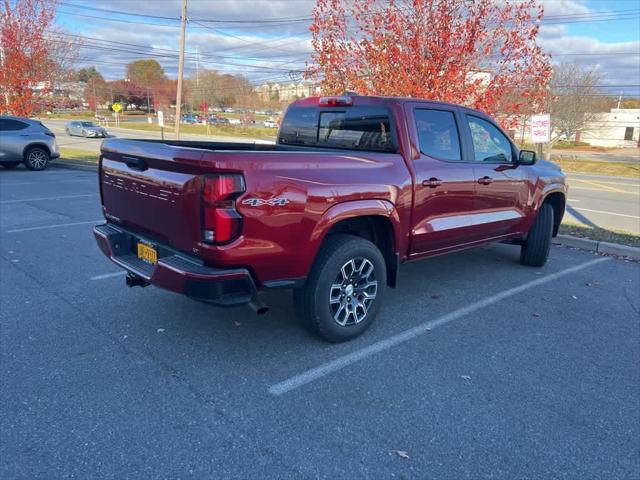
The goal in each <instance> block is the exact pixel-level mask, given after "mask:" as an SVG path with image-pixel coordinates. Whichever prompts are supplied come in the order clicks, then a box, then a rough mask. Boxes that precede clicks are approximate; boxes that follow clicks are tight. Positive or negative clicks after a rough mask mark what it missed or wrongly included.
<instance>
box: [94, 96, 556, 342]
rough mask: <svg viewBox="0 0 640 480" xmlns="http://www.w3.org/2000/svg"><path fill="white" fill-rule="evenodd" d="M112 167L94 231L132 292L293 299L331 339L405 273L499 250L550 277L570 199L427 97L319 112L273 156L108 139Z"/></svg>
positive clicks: (352, 100)
mask: <svg viewBox="0 0 640 480" xmlns="http://www.w3.org/2000/svg"><path fill="white" fill-rule="evenodd" d="M100 159H101V163H100V177H99V178H100V182H101V188H100V191H101V195H102V196H101V202H102V207H103V212H104V216H105V218H106V223H105V224H102V225H98V226H96V227H95V229H94V233H95V237H96V239H97V242H98V245H99V246H100V248H101V250H102V251H103V252H104V254H105V255H106V256H107V257H109V258H110V259H112V260H113V261H114V262H115V263H117V264H118V265H119V266H120V267H122V268H124V269H125V270H126V271H127V272H128V276H127V285H129V286H136V285H138V286H145V285H148V284H153V285H156V286H159V287H162V288H165V289H168V290H171V291H174V292H178V293H182V294H185V295H187V296H189V297H192V298H194V299H196V300H200V301H203V302H208V303H211V304H214V305H222V306H232V305H241V304H249V305H250V306H252V308H253V309H254V310H255V311H256V312H258V313H261V312H264V311H265V310H266V308H267V307H266V305H264V304H263V303H261V302H260V300H259V299H258V296H257V294H258V291H259V290H261V289H272V288H293V289H294V299H295V304H296V308H297V309H298V312H299V318H300V319H301V320H302V322H303V323H304V325H306V326H307V327H308V328H309V329H310V330H311V331H313V332H315V333H316V334H318V335H319V336H320V337H322V338H324V339H326V340H329V341H344V340H349V339H351V338H354V337H356V336H357V335H359V334H361V333H362V332H363V331H364V330H366V329H367V328H368V327H369V326H370V325H371V323H372V322H373V320H374V318H375V317H376V314H377V313H378V310H379V309H380V306H381V304H382V302H383V298H384V293H385V289H386V287H387V286H390V287H394V286H395V285H396V282H397V278H398V271H399V268H398V267H399V264H401V263H404V262H408V261H413V260H417V259H420V258H425V257H431V256H435V255H441V254H443V253H446V252H453V251H458V250H462V249H466V248H469V247H473V246H477V245H481V244H485V243H489V242H496V241H501V242H507V243H511V244H514V245H517V246H518V247H519V248H520V262H521V263H522V264H523V265H531V266H535V267H540V266H542V265H544V264H545V262H546V261H547V258H548V255H549V250H550V245H551V238H552V236H554V235H556V234H557V232H558V227H559V225H560V222H561V220H562V216H563V215H564V209H565V202H566V195H567V187H566V184H565V175H564V174H563V173H562V172H561V170H560V169H559V168H558V167H557V166H556V165H555V164H553V163H551V162H546V161H539V162H537V161H536V154H535V152H532V151H526V150H518V148H517V147H516V146H515V145H514V144H513V142H512V141H511V139H510V138H509V136H508V135H506V134H505V132H504V131H503V130H502V129H501V128H500V127H499V126H498V125H497V124H496V123H495V121H494V120H493V119H491V118H490V117H489V116H487V115H486V114H484V113H482V112H479V111H475V110H472V109H469V108H466V107H462V106H457V105H451V104H446V103H438V102H431V101H427V100H419V99H399V98H382V97H351V96H345V97H322V98H308V99H304V100H298V101H296V102H294V103H293V104H292V105H291V106H290V107H289V109H288V110H287V112H286V114H285V116H284V120H283V122H282V125H281V127H280V130H279V132H278V140H277V143H276V144H266V145H261V144H253V143H246V144H240V143H233V144H232V143H213V142H200V143H198V142H192V141H188V142H186V141H185V142H180V141H171V142H168V143H166V144H165V143H161V142H158V141H154V142H148V141H144V140H126V139H109V140H106V141H105V142H104V143H103V145H102V155H101V157H100ZM478 281H481V280H480V279H479V280H478ZM425 314H428V312H426V313H425Z"/></svg>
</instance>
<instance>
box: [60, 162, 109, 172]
mask: <svg viewBox="0 0 640 480" xmlns="http://www.w3.org/2000/svg"><path fill="white" fill-rule="evenodd" d="M49 167H51V168H70V169H72V170H85V171H90V172H97V171H98V163H97V162H83V161H81V160H54V161H53V162H51V163H50V164H49Z"/></svg>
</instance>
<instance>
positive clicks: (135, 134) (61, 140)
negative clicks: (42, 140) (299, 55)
mask: <svg viewBox="0 0 640 480" xmlns="http://www.w3.org/2000/svg"><path fill="white" fill-rule="evenodd" d="M42 123H44V124H45V125H46V126H47V127H48V128H49V129H50V130H51V131H52V132H53V133H55V134H56V138H57V140H58V145H59V146H60V147H66V148H77V149H78V150H86V151H87V152H91V153H98V152H100V145H101V144H102V140H103V139H102V138H84V137H75V136H74V137H71V136H69V135H67V134H66V133H65V130H64V127H65V125H66V123H67V120H43V121H42ZM106 128H107V131H108V132H109V134H110V135H113V136H116V137H118V138H144V139H151V140H160V133H159V132H146V131H144V130H132V129H128V128H115V127H106ZM275 132H276V130H275V129H274V135H275ZM165 138H167V139H169V140H170V139H173V132H165ZM180 138H181V139H182V140H201V141H203V140H204V141H210V142H243V143H273V142H272V141H268V140H258V139H253V138H248V137H227V136H215V135H197V134H190V133H181V134H180Z"/></svg>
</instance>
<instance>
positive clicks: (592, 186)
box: [566, 173, 640, 235]
mask: <svg viewBox="0 0 640 480" xmlns="http://www.w3.org/2000/svg"><path fill="white" fill-rule="evenodd" d="M568 183H569V201H568V202H567V203H568V206H567V214H566V218H567V219H568V220H571V221H573V222H577V223H581V224H583V225H586V226H589V227H600V228H606V229H610V230H623V231H626V232H630V233H634V234H636V235H640V178H626V177H608V176H598V175H586V174H585V175H581V174H577V173H571V174H569V175H568Z"/></svg>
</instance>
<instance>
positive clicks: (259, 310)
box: [249, 299, 269, 315]
mask: <svg viewBox="0 0 640 480" xmlns="http://www.w3.org/2000/svg"><path fill="white" fill-rule="evenodd" d="M249 307H250V308H251V310H253V311H254V312H255V313H256V314H257V315H264V314H265V313H267V312H268V311H269V307H267V305H265V304H264V303H263V302H261V301H260V300H258V299H254V300H251V301H250V302H249Z"/></svg>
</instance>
